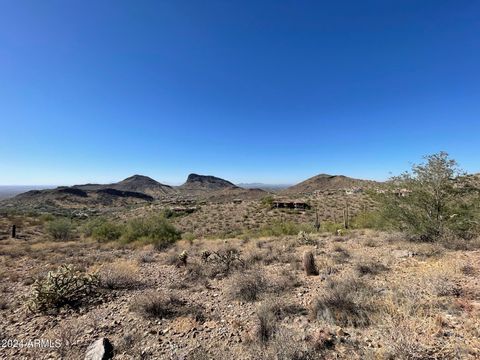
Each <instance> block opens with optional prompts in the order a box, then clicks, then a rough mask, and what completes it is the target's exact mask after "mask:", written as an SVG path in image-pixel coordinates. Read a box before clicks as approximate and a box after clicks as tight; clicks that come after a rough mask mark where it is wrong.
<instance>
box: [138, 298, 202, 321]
mask: <svg viewBox="0 0 480 360" xmlns="http://www.w3.org/2000/svg"><path fill="white" fill-rule="evenodd" d="M130 310H132V311H134V312H137V313H138V314H140V315H142V316H143V317H145V318H160V319H162V318H172V317H177V316H187V315H190V316H192V317H193V318H195V320H197V321H204V315H203V309H202V308H201V307H199V306H196V305H193V304H187V302H186V301H184V300H182V299H180V298H178V297H176V296H174V295H172V294H166V293H159V292H153V291H152V292H146V293H143V294H141V295H139V296H137V297H135V298H134V299H133V302H132V303H131V305H130Z"/></svg>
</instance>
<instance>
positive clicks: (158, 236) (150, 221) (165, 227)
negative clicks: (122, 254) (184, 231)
mask: <svg viewBox="0 0 480 360" xmlns="http://www.w3.org/2000/svg"><path fill="white" fill-rule="evenodd" d="M180 238H181V232H180V231H179V230H177V229H176V228H175V227H174V226H173V225H172V224H170V223H169V222H168V220H167V219H165V218H164V217H163V216H154V217H150V218H138V219H132V220H130V221H129V222H128V223H127V224H126V227H125V233H124V235H123V237H122V239H123V241H124V242H126V243H129V242H133V241H141V242H144V243H147V244H153V245H154V246H155V248H156V249H157V250H161V249H164V248H166V247H168V246H170V245H171V244H173V243H175V242H176V241H177V240H179V239H180Z"/></svg>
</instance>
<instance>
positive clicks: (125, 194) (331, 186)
mask: <svg viewBox="0 0 480 360" xmlns="http://www.w3.org/2000/svg"><path fill="white" fill-rule="evenodd" d="M378 184H380V183H377V182H374V181H370V180H360V179H353V178H349V177H346V176H343V175H328V174H320V175H317V176H314V177H312V178H310V179H307V180H305V181H303V182H301V183H299V184H296V185H293V186H289V187H287V186H286V185H267V184H261V183H253V184H239V185H235V184H234V183H232V182H230V181H228V180H224V179H221V178H218V177H215V176H211V175H198V174H190V175H188V177H187V180H186V181H185V183H184V184H182V185H180V186H170V185H165V184H162V183H160V182H158V181H156V180H154V179H152V178H150V177H148V176H144V175H133V176H131V177H128V178H126V179H124V180H122V181H120V182H117V183H111V184H83V185H74V186H61V187H57V188H54V189H45V190H30V191H27V192H23V193H21V194H18V195H16V196H15V197H14V198H11V199H7V200H3V201H2V205H5V204H9V205H11V206H15V205H16V204H20V205H31V206H36V207H41V206H43V205H45V204H47V205H48V206H51V207H94V206H97V205H98V206H102V205H103V206H125V205H128V204H136V203H144V202H147V203H148V202H151V201H154V200H169V199H173V200H175V199H190V200H193V199H198V200H202V199H203V200H210V201H214V202H225V201H232V200H234V199H241V200H258V199H261V198H262V197H264V196H266V195H268V194H269V193H271V192H275V193H277V194H279V195H282V196H291V197H293V196H302V195H306V194H311V193H313V192H315V191H325V190H341V189H347V188H355V187H362V188H364V187H372V186H376V185H378ZM17 191H21V188H18V189H17ZM10 194H11V192H10Z"/></svg>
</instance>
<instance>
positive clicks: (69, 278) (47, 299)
mask: <svg viewBox="0 0 480 360" xmlns="http://www.w3.org/2000/svg"><path fill="white" fill-rule="evenodd" d="M98 284H99V280H98V277H97V276H96V275H95V274H86V273H84V272H81V271H79V270H76V269H74V268H73V266H72V265H62V266H61V267H60V268H59V269H58V270H57V271H50V272H49V273H48V274H47V277H46V278H45V279H43V280H37V281H35V283H34V284H33V291H32V294H31V296H30V299H29V301H28V303H27V306H28V308H29V309H30V310H31V311H49V310H55V309H58V308H60V307H62V306H65V305H69V306H76V305H78V304H79V303H80V302H81V301H84V300H85V298H87V297H89V296H91V295H92V294H93V293H94V291H95V289H96V288H97V287H98Z"/></svg>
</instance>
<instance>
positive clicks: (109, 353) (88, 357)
mask: <svg viewBox="0 0 480 360" xmlns="http://www.w3.org/2000/svg"><path fill="white" fill-rule="evenodd" d="M112 358H113V345H112V344H111V343H110V341H109V340H108V339H107V338H100V339H98V340H96V341H94V342H93V343H91V344H90V346H89V347H88V348H87V352H86V353H85V360H108V359H112Z"/></svg>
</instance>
